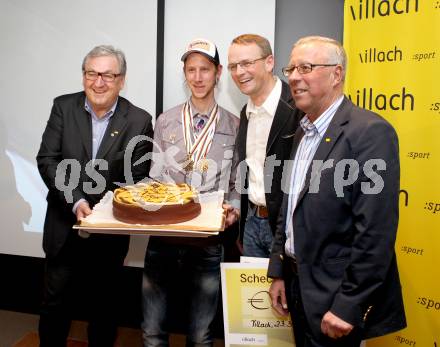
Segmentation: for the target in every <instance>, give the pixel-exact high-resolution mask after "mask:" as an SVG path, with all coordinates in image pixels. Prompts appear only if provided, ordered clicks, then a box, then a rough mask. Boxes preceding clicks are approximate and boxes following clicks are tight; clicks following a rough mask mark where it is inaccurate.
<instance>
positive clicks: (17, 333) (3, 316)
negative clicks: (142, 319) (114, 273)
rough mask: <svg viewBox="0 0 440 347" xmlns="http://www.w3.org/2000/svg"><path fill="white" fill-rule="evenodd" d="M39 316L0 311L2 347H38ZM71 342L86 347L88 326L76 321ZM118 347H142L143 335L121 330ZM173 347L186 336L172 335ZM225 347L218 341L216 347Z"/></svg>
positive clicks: (74, 346)
mask: <svg viewBox="0 0 440 347" xmlns="http://www.w3.org/2000/svg"><path fill="white" fill-rule="evenodd" d="M37 330H38V316H37V315H33V314H27V313H19V312H12V311H5V310H0V347H38V335H37ZM70 337H71V341H70V342H69V344H68V347H86V346H87V344H86V343H84V342H83V341H85V340H86V324H85V323H84V322H78V321H75V322H73V323H72V327H71V329H70ZM116 346H117V347H141V346H142V335H141V331H140V330H139V329H131V328H119V333H118V341H117V343H116ZM170 346H171V347H183V346H185V336H184V335H178V334H172V335H171V337H170ZM222 346H224V342H223V340H220V339H216V341H215V343H214V347H222Z"/></svg>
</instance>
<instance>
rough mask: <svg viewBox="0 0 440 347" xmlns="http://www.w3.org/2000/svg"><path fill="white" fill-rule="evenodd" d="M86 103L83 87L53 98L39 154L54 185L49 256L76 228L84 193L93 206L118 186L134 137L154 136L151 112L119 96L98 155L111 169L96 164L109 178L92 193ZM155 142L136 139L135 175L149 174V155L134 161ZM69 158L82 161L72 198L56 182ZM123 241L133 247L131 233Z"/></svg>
mask: <svg viewBox="0 0 440 347" xmlns="http://www.w3.org/2000/svg"><path fill="white" fill-rule="evenodd" d="M84 104H85V93H84V92H79V93H74V94H68V95H62V96H59V97H57V98H56V99H55V100H54V103H53V107H52V111H51V114H50V117H49V120H48V122H47V126H46V129H45V131H44V133H43V138H42V142H41V146H40V150H39V151H38V155H37V163H38V170H39V171H40V175H41V177H42V178H43V181H44V183H45V184H46V186H47V187H48V188H49V192H48V194H47V204H48V205H47V212H46V220H45V223H44V234H43V249H44V251H45V252H46V255H47V256H48V257H53V256H55V255H56V254H57V253H58V251H59V250H60V249H61V247H62V246H63V245H64V243H65V241H66V239H67V236H68V234H69V233H71V232H72V226H73V225H74V224H75V223H76V216H75V215H74V214H73V212H72V208H73V206H74V204H75V203H76V202H77V201H78V200H79V199H81V198H83V199H85V200H87V201H88V202H89V204H90V206H91V208H92V207H93V206H94V205H95V204H96V203H97V202H99V200H100V199H101V198H102V197H103V196H104V194H105V193H106V191H108V190H113V189H115V188H117V185H116V184H115V183H125V182H126V180H125V179H126V178H125V175H124V153H125V149H126V147H127V144H128V143H129V141H130V140H131V139H132V138H133V137H135V136H136V135H146V136H149V137H150V138H152V137H153V127H152V122H151V116H150V115H149V114H148V113H147V112H146V111H144V110H142V109H140V108H138V107H136V106H134V105H132V104H131V103H130V102H129V101H128V100H126V99H124V98H123V97H119V100H118V103H117V106H116V109H115V112H114V114H113V116H112V117H111V119H110V122H109V124H108V126H107V130H106V132H105V135H104V137H103V139H102V142H101V145H100V147H99V150H98V153H97V155H96V159H104V160H106V162H107V163H108V168H107V169H98V168H97V167H95V169H96V171H97V172H98V173H99V174H100V175H102V177H103V178H104V187H103V188H104V189H103V190H102V191H96V192H93V193H90V190H89V193H87V192H86V191H85V190H84V184H90V185H91V187H95V186H96V184H97V180H96V177H97V176H95V179H94V178H91V177H89V174H87V173H86V171H85V168H86V164H87V163H89V162H90V160H91V159H92V123H91V117H90V114H89V113H88V112H87V111H86V110H85V108H84ZM151 148H152V143H151V142H149V141H142V142H139V143H138V144H137V145H136V147H135V149H134V151H133V155H132V160H131V170H132V175H133V178H134V181H138V180H140V179H142V178H144V177H145V176H146V175H147V174H148V170H149V165H150V161H149V160H146V161H144V162H143V163H140V164H137V165H133V164H134V163H135V162H136V161H137V160H138V159H140V158H141V157H142V156H143V155H144V154H146V153H148V152H151ZM64 159H73V160H75V162H76V163H78V164H79V167H80V172H79V178H78V184H77V185H76V188H75V189H73V191H72V199H68V198H66V194H64V192H63V191H61V190H59V189H58V188H57V187H56V181H55V177H56V172H57V166H58V164H59V163H60V162H61V161H62V160H64ZM73 170H74V169H73V166H72V167H71V168H70V169H69V170H67V175H66V182H65V184H67V182H68V181H69V180H71V179H72V180H73V179H74V175H72V171H73ZM98 179H99V177H98ZM69 200H70V201H69ZM124 242H125V243H126V247H124V248H127V249H128V238H124V240H123V239H122V238H121V243H124Z"/></svg>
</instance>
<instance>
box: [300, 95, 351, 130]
mask: <svg viewBox="0 0 440 347" xmlns="http://www.w3.org/2000/svg"><path fill="white" fill-rule="evenodd" d="M342 100H344V96H343V95H341V96H340V97H339V98H338V99H337V100H336V101H335V102H333V104H331V105H330V107H329V108H327V109H326V110H325V111H324V112H323V113H322V114H321V115H320V116H319V117H318V118H317V119H315V121H314V122H311V121H310V119H309V117H307V115H305V116H304V117H303V118H302V119H301V121H300V123H299V124H300V126H301V128H302V129H303V130H304V134H305V135H306V136H307V135H308V134H309V133H310V132H317V133H318V134H319V135H320V136H321V137H323V136H324V133H325V132H326V131H327V128H328V126H329V124H330V122H331V120H332V119H333V116H334V115H335V113H336V111H337V110H338V107H339V105H341V103H342Z"/></svg>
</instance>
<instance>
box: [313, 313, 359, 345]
mask: <svg viewBox="0 0 440 347" xmlns="http://www.w3.org/2000/svg"><path fill="white" fill-rule="evenodd" d="M352 330H353V325H351V324H350V323H347V322H346V321H344V320H342V319H341V318H339V317H338V316H335V315H334V314H333V313H331V312H330V311H328V312H327V313H326V314H325V315H324V317H323V318H322V321H321V331H322V333H323V334H324V335H327V336H328V337H331V338H332V339H337V338H340V337H342V336H345V335H348V334H349V333H350V332H351V331H352Z"/></svg>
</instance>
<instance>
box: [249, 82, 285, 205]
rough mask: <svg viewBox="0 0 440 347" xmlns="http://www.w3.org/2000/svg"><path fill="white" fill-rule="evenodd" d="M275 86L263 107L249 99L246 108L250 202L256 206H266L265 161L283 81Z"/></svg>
mask: <svg viewBox="0 0 440 347" xmlns="http://www.w3.org/2000/svg"><path fill="white" fill-rule="evenodd" d="M274 78H275V79H276V82H275V86H274V87H273V89H272V91H271V92H270V94H269V96H268V97H267V98H266V100H265V101H264V103H263V104H262V105H261V106H256V105H254V103H253V102H252V100H251V99H249V101H248V103H247V107H246V116H247V118H248V121H249V123H248V130H247V138H246V163H247V165H248V167H249V188H248V194H249V200H250V201H251V202H252V203H254V204H255V205H259V206H266V197H265V195H264V194H265V191H264V172H263V168H264V161H265V159H266V147H267V140H268V138H269V132H270V129H271V127H272V122H273V118H274V116H275V112H276V110H277V107H278V102H279V100H280V97H281V89H282V88H281V87H282V85H281V80H280V79H279V78H278V77H276V76H275V77H274Z"/></svg>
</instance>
